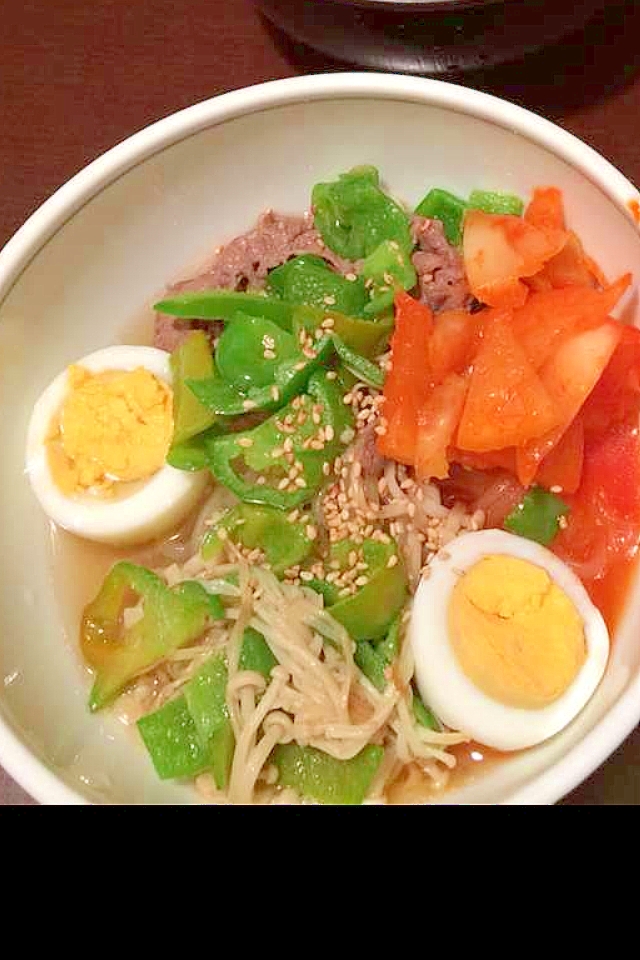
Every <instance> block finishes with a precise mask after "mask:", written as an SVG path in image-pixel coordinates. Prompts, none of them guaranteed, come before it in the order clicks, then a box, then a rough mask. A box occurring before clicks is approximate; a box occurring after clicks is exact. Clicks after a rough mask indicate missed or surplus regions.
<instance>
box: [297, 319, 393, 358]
mask: <svg viewBox="0 0 640 960" xmlns="http://www.w3.org/2000/svg"><path fill="white" fill-rule="evenodd" d="M323 324H325V326H323ZM393 324H394V319H393V312H392V311H391V312H390V313H387V314H385V315H383V316H377V317H375V319H365V318H361V317H350V316H348V315H347V314H344V313H340V312H338V311H336V310H332V309H331V310H328V309H323V310H320V309H318V308H317V307H303V306H300V307H296V308H295V309H294V311H293V333H294V335H295V336H296V337H299V335H300V331H302V330H304V331H305V333H307V334H308V335H309V336H311V337H314V336H315V334H316V331H317V330H320V331H322V335H323V336H324V335H325V334H326V333H335V334H337V335H338V336H339V337H340V339H341V340H342V341H343V342H344V343H345V344H346V345H347V346H348V347H350V348H351V350H354V351H355V352H356V353H359V354H360V355H361V356H363V357H367V359H369V360H370V359H371V358H372V357H375V356H377V355H378V354H379V353H382V351H383V350H384V349H385V347H386V346H387V344H388V342H389V337H390V336H391V333H392V331H393Z"/></svg>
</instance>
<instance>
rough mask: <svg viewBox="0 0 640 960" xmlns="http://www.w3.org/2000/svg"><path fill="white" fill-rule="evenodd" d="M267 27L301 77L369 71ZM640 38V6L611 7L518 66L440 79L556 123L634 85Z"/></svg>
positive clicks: (628, 3)
mask: <svg viewBox="0 0 640 960" xmlns="http://www.w3.org/2000/svg"><path fill="white" fill-rule="evenodd" d="M265 26H266V29H267V31H268V32H269V34H270V35H271V37H272V40H273V42H274V43H275V44H276V45H277V46H278V48H279V49H280V51H281V53H282V54H283V56H284V57H285V58H286V59H287V60H288V61H289V62H290V63H291V64H292V66H293V67H294V68H295V69H296V70H297V71H298V72H299V73H326V72H335V71H339V70H345V69H354V68H355V69H363V70H366V69H367V67H366V66H360V65H355V67H354V64H353V63H348V62H346V61H340V60H336V59H332V58H331V57H328V56H326V55H324V54H323V53H320V52H318V51H317V50H314V49H311V48H310V47H308V46H306V45H305V44H303V43H298V42H296V41H295V40H292V39H291V38H290V37H288V36H287V35H285V34H284V33H282V32H281V31H280V30H279V29H278V28H277V27H274V26H273V25H272V24H271V23H270V22H269V21H267V20H265ZM639 36H640V4H638V3H637V2H633V0H626V2H616V3H609V4H607V5H606V6H605V7H604V9H603V10H602V11H601V12H600V13H598V14H597V15H596V16H595V17H593V18H592V19H591V20H590V21H589V22H588V23H587V25H586V26H585V27H583V28H582V29H580V30H577V31H574V32H572V33H569V34H567V35H566V36H565V37H564V38H563V39H562V40H561V41H560V42H557V43H555V44H553V45H551V46H548V47H546V48H541V49H538V50H535V51H532V52H530V53H527V54H525V55H524V56H523V57H522V58H521V59H519V60H518V61H516V62H512V63H502V64H498V65H496V66H491V67H485V68H482V69H471V70H459V71H457V72H456V71H452V72H445V73H442V72H440V73H438V76H439V78H440V79H446V80H451V81H454V82H457V83H462V84H465V85H467V86H470V87H474V88H476V89H480V90H484V91H486V92H488V93H493V94H495V95H497V96H501V97H505V98H506V99H508V100H511V101H513V102H515V103H519V104H521V105H522V106H525V107H528V108H529V109H533V110H536V111H538V112H542V113H544V114H545V115H546V116H548V117H550V118H552V119H553V118H554V117H556V116H559V115H562V114H563V113H565V112H566V111H567V110H568V109H569V110H570V109H573V108H576V109H577V108H579V107H581V106H585V105H587V104H590V103H595V102H597V101H599V100H602V99H604V98H606V97H608V96H610V95H612V94H613V93H614V92H616V91H618V90H620V89H621V88H623V87H624V86H625V84H627V83H628V82H630V80H631V79H632V78H633V76H634V75H635V72H636V70H637V68H638V66H640V44H639V43H638V37H639Z"/></svg>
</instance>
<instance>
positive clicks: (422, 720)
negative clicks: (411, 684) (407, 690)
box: [411, 691, 443, 731]
mask: <svg viewBox="0 0 640 960" xmlns="http://www.w3.org/2000/svg"><path fill="white" fill-rule="evenodd" d="M411 706H412V710H413V715H414V717H415V718H416V720H417V721H418V723H419V724H421V725H422V726H423V727H427V729H428V730H436V731H440V730H442V729H443V727H442V724H441V723H440V721H439V720H438V718H437V717H436V715H435V713H433V711H432V710H431V709H430V708H429V707H427V706H426V704H425V703H424V701H423V700H422V698H421V697H420V696H419V695H418V694H417V693H416V692H415V691H414V693H413V699H412V701H411Z"/></svg>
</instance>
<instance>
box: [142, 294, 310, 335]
mask: <svg viewBox="0 0 640 960" xmlns="http://www.w3.org/2000/svg"><path fill="white" fill-rule="evenodd" d="M153 308H154V310H157V311H158V312H159V313H168V314H170V315H171V316H172V317H182V318H183V319H185V320H233V318H234V316H235V314H236V313H238V311H240V312H241V313H245V314H247V313H248V314H250V315H251V316H252V317H265V318H266V319H267V320H272V321H273V322H274V323H277V324H278V326H279V327H282V329H283V330H290V329H291V316H292V312H293V305H292V304H290V303H286V302H285V301H283V300H281V299H280V298H279V297H269V296H265V295H263V294H261V293H248V292H247V293H243V292H241V291H236V290H224V289H221V290H218V289H215V290H195V291H194V290H186V291H184V293H176V294H174V295H173V296H171V297H166V298H165V299H163V300H159V301H158V303H156V304H154V307H153Z"/></svg>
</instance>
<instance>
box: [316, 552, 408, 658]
mask: <svg viewBox="0 0 640 960" xmlns="http://www.w3.org/2000/svg"><path fill="white" fill-rule="evenodd" d="M358 550H362V554H363V557H364V561H365V563H367V564H368V569H367V570H366V571H365V572H364V574H365V576H366V577H367V578H368V580H367V583H366V584H364V585H363V586H361V587H359V588H358V589H357V591H356V592H355V593H352V594H350V595H349V596H346V597H342V598H341V597H340V596H339V588H337V587H336V586H335V585H334V584H331V589H330V590H328V591H327V592H326V593H325V594H324V595H325V602H326V603H327V610H328V612H329V613H330V614H331V615H332V616H333V617H334V618H335V619H336V620H338V621H339V622H340V623H341V624H342V625H343V626H344V627H345V628H346V630H347V632H348V633H349V634H350V635H351V637H352V638H353V639H354V640H356V641H358V640H379V639H380V638H381V637H383V636H385V635H386V633H387V631H388V630H389V628H390V626H391V623H392V621H393V620H394V619H395V617H396V616H397V615H398V613H399V612H400V610H401V609H402V607H403V606H404V604H405V602H406V599H407V578H406V574H405V570H404V566H403V564H402V561H401V560H400V557H399V554H398V550H397V546H396V544H395V542H394V541H393V540H391V539H390V541H389V543H383V542H381V541H379V540H365V542H364V543H363V544H362V545H359V544H356V543H355V542H354V541H352V540H341V541H339V542H338V543H335V544H332V547H331V550H330V551H329V559H330V560H331V559H334V560H339V561H341V568H342V569H348V566H349V563H348V557H349V555H350V554H351V552H352V551H356V552H357V551H358ZM392 558H393V559H392ZM390 563H391V564H393V565H392V566H389V564H390Z"/></svg>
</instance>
